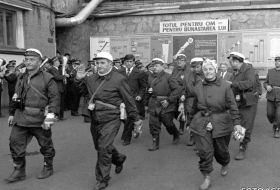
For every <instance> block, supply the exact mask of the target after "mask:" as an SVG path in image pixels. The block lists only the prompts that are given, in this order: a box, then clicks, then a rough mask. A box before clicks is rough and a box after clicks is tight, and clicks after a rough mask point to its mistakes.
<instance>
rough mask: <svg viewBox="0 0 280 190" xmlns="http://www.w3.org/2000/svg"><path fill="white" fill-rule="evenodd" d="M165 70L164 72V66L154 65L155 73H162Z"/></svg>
mask: <svg viewBox="0 0 280 190" xmlns="http://www.w3.org/2000/svg"><path fill="white" fill-rule="evenodd" d="M163 70H164V67H163V65H161V64H155V65H154V70H153V72H154V73H160V72H161V71H163Z"/></svg>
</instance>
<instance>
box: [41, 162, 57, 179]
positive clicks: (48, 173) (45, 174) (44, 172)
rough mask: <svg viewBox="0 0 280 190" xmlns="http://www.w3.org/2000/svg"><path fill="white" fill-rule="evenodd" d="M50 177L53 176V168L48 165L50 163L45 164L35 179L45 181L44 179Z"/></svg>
mask: <svg viewBox="0 0 280 190" xmlns="http://www.w3.org/2000/svg"><path fill="white" fill-rule="evenodd" d="M51 175H53V166H52V164H50V163H48V164H47V163H46V162H45V164H44V167H43V169H42V171H41V172H40V174H39V175H38V176H37V179H45V178H48V177H50V176H51Z"/></svg>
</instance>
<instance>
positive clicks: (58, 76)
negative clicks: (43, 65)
mask: <svg viewBox="0 0 280 190" xmlns="http://www.w3.org/2000/svg"><path fill="white" fill-rule="evenodd" d="M47 71H48V72H49V73H50V74H52V75H53V79H54V80H55V82H56V84H57V87H58V92H59V94H60V105H59V114H58V119H59V120H63V119H64V97H65V86H64V81H65V79H66V76H64V75H62V70H61V67H60V62H59V60H58V57H53V58H52V59H51V60H50V67H49V68H48V70H47Z"/></svg>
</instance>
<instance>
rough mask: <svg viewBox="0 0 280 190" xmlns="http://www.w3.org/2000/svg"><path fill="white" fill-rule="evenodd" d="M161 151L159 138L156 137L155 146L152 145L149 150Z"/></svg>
mask: <svg viewBox="0 0 280 190" xmlns="http://www.w3.org/2000/svg"><path fill="white" fill-rule="evenodd" d="M158 149H159V136H155V137H154V138H153V144H152V147H151V148H149V149H148V150H149V151H156V150H158Z"/></svg>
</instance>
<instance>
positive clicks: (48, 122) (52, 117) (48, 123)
mask: <svg viewBox="0 0 280 190" xmlns="http://www.w3.org/2000/svg"><path fill="white" fill-rule="evenodd" d="M55 121H56V118H55V115H54V113H48V114H47V116H46V118H45V120H44V123H43V124H42V128H43V129H45V130H49V129H50V128H51V126H52V125H53V124H54V122H55Z"/></svg>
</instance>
